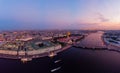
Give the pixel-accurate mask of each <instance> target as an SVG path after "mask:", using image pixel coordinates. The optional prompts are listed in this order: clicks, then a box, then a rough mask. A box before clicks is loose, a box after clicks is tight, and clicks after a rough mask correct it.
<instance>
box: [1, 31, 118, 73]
mask: <svg viewBox="0 0 120 73" xmlns="http://www.w3.org/2000/svg"><path fill="white" fill-rule="evenodd" d="M98 33H100V32H97V33H92V34H91V35H95V36H94V37H93V36H92V37H90V36H91V35H90V36H89V35H88V37H90V39H95V37H96V38H99V37H98V36H99V35H100V34H98ZM88 37H87V39H88V40H89V38H88ZM85 40H86V39H85ZM88 40H86V42H85V43H87V41H88ZM89 41H90V40H89ZM89 41H88V42H89ZM90 42H91V41H90ZM94 42H97V40H96V41H94ZM99 42H100V40H99ZM88 44H90V43H88ZM91 45H94V44H93V43H91ZM102 45H103V44H102ZM90 47H91V46H90ZM57 61H58V62H57ZM55 68H56V69H57V70H56V71H55ZM119 68H120V53H119V52H115V51H108V50H90V49H82V48H74V47H71V48H68V49H66V50H64V51H62V52H60V53H58V54H57V55H56V56H55V57H53V58H49V57H42V58H37V59H33V60H32V61H30V62H27V63H22V62H21V61H20V60H11V59H3V58H1V59H0V73H51V72H53V73H119V72H120V69H119Z"/></svg>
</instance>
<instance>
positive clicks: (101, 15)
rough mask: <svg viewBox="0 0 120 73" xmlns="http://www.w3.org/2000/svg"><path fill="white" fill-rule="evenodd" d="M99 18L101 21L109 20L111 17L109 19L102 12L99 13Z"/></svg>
mask: <svg viewBox="0 0 120 73" xmlns="http://www.w3.org/2000/svg"><path fill="white" fill-rule="evenodd" d="M97 19H98V20H99V21H100V22H108V21H109V19H107V18H106V17H105V16H104V15H103V14H101V13H97Z"/></svg>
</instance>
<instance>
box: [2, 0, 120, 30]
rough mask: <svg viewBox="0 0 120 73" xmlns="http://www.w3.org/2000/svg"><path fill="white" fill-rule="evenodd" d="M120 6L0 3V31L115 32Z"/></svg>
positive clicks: (108, 1)
mask: <svg viewBox="0 0 120 73" xmlns="http://www.w3.org/2000/svg"><path fill="white" fill-rule="evenodd" d="M119 4H120V1H119V0H114V1H113V0H34V1H33V0H19V1H16V0H0V30H21V29H90V30H93V29H102V30H118V29H120V21H119V19H120V5H119Z"/></svg>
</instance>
